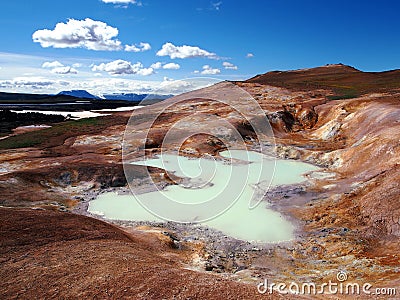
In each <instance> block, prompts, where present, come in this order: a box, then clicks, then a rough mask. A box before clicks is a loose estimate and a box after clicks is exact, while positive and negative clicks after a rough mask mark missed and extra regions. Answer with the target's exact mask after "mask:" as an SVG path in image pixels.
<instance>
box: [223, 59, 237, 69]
mask: <svg viewBox="0 0 400 300" xmlns="http://www.w3.org/2000/svg"><path fill="white" fill-rule="evenodd" d="M222 65H223V66H224V68H225V69H226V70H237V69H238V67H237V66H235V65H234V64H232V63H230V62H228V61H224V62H223V63H222Z"/></svg>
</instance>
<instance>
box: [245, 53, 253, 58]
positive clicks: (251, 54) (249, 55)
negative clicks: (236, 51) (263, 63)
mask: <svg viewBox="0 0 400 300" xmlns="http://www.w3.org/2000/svg"><path fill="white" fill-rule="evenodd" d="M246 57H247V58H252V57H254V54H253V53H247V55H246Z"/></svg>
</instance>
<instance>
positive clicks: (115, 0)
mask: <svg viewBox="0 0 400 300" xmlns="http://www.w3.org/2000/svg"><path fill="white" fill-rule="evenodd" d="M101 1H103V2H104V3H111V4H136V5H141V2H138V1H136V0H101Z"/></svg>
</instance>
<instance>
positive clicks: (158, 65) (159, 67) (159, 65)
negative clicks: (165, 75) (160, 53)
mask: <svg viewBox="0 0 400 300" xmlns="http://www.w3.org/2000/svg"><path fill="white" fill-rule="evenodd" d="M150 68H153V69H154V70H158V69H161V68H162V62H159V61H158V62H155V63H153V64H152V65H151V66H150Z"/></svg>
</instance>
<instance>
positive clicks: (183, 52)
mask: <svg viewBox="0 0 400 300" xmlns="http://www.w3.org/2000/svg"><path fill="white" fill-rule="evenodd" d="M157 56H169V57H170V58H171V59H175V58H182V59H183V58H191V57H206V58H212V59H218V56H217V55H216V54H215V53H211V52H208V51H207V50H204V49H201V48H199V47H197V46H187V45H183V46H175V45H174V44H172V43H165V44H164V45H163V46H162V48H161V49H160V50H159V51H158V52H157Z"/></svg>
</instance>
